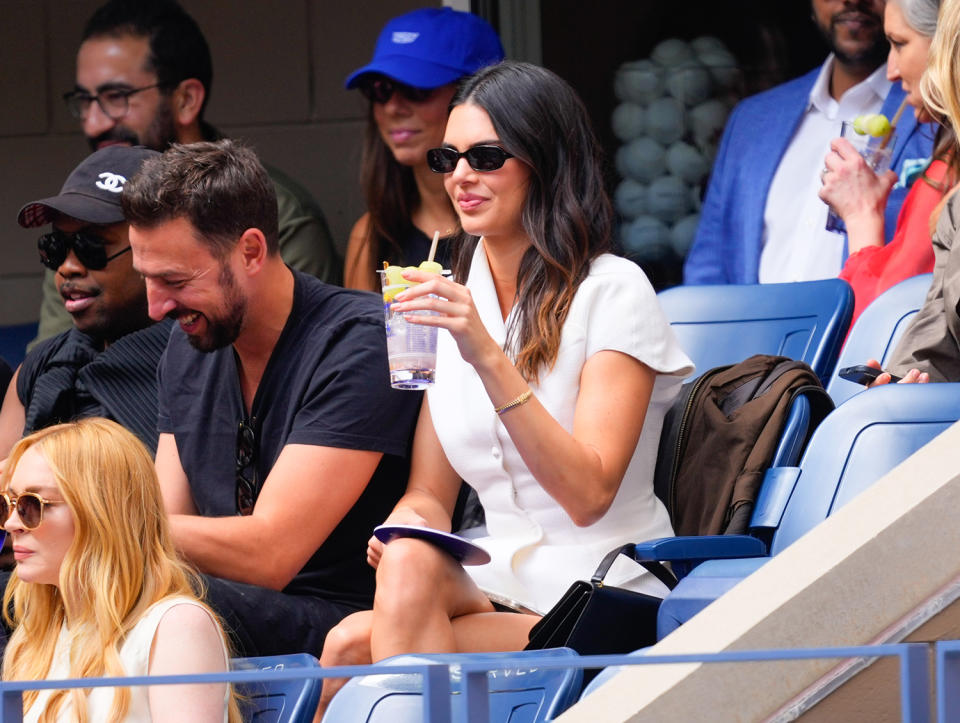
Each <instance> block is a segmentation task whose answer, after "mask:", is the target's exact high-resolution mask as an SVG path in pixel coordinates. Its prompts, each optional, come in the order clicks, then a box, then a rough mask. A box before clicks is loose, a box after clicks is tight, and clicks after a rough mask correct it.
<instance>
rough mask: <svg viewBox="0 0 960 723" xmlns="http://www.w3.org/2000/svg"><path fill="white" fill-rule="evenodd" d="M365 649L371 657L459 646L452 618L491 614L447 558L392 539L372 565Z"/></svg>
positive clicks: (417, 544) (484, 599) (405, 540)
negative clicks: (373, 573) (372, 593)
mask: <svg viewBox="0 0 960 723" xmlns="http://www.w3.org/2000/svg"><path fill="white" fill-rule="evenodd" d="M373 610H374V615H373V627H372V632H371V637H370V643H371V645H370V650H371V653H372V657H373V660H383V659H384V658H388V657H390V656H391V655H399V654H402V653H452V652H456V651H457V650H458V646H457V642H456V639H455V638H454V633H453V625H452V624H451V622H450V621H451V620H452V619H453V618H458V617H460V616H463V615H470V614H473V613H488V612H493V605H492V604H491V603H490V601H489V600H488V599H487V597H486V596H485V595H484V594H483V593H482V592H481V591H480V588H478V587H477V586H476V584H475V583H474V582H473V580H471V579H470V576H469V575H467V573H466V572H464V570H463V568H462V567H461V566H460V564H459V563H457V562H456V561H455V560H454V559H453V558H452V557H450V556H449V555H448V554H446V553H445V552H443V551H442V550H440V549H438V548H436V547H434V546H433V545H431V544H429V543H427V542H424V541H422V540H417V539H413V538H401V539H397V540H393V541H391V542H390V544H389V545H386V546H385V547H384V550H383V557H382V558H381V559H380V565H379V566H378V567H377V592H376V596H375V597H374V603H373Z"/></svg>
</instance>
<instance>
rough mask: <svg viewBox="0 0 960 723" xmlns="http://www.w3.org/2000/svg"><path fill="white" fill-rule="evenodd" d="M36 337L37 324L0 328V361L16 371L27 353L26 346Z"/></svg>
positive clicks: (11, 325)
mask: <svg viewBox="0 0 960 723" xmlns="http://www.w3.org/2000/svg"><path fill="white" fill-rule="evenodd" d="M36 335H37V322H35V321H32V322H30V323H29V324H10V325H8V326H0V359H3V360H4V361H6V362H7V364H9V365H10V368H11V369H16V368H17V367H18V366H19V365H20V362H22V361H23V357H24V356H25V355H26V353H27V344H28V343H30V342H31V341H33V339H34V337H36Z"/></svg>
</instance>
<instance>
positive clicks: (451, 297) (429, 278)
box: [393, 269, 502, 367]
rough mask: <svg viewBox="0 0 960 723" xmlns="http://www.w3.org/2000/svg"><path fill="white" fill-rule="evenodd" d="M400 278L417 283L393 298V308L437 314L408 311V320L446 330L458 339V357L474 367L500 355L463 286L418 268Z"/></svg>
mask: <svg viewBox="0 0 960 723" xmlns="http://www.w3.org/2000/svg"><path fill="white" fill-rule="evenodd" d="M403 277H404V278H405V279H408V280H410V281H417V282H420V283H418V284H417V285H416V286H412V287H410V288H409V289H407V290H406V291H404V292H403V293H402V294H399V295H398V296H397V297H396V298H395V301H394V306H393V308H394V309H395V310H396V311H402V312H407V311H419V310H427V311H435V312H437V313H438V315H437V316H425V315H416V314H410V315H408V316H407V321H409V322H410V323H414V324H425V325H428V326H436V327H439V328H441V329H446V330H447V331H449V332H450V334H451V335H452V336H453V339H454V341H456V342H457V347H458V349H459V350H460V356H461V357H463V359H464V361H466V362H468V363H469V364H470V365H472V366H473V367H477V366H478V365H479V364H482V363H483V361H484V360H485V359H486V358H488V355H489V354H502V351H501V350H500V347H499V345H498V344H497V343H496V342H495V341H494V340H493V337H491V336H490V334H489V333H488V332H487V329H486V327H484V325H483V322H482V321H481V320H480V314H479V313H478V312H477V307H476V306H475V305H474V303H473V297H472V296H471V294H470V291H469V289H467V288H466V287H465V286H463V285H461V284H458V283H456V282H455V281H451V280H450V279H446V278H443V277H442V276H437V275H436V274H431V273H427V272H425V271H419V270H413V269H411V270H409V271H404V272H403Z"/></svg>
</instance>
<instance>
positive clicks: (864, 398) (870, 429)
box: [771, 384, 960, 554]
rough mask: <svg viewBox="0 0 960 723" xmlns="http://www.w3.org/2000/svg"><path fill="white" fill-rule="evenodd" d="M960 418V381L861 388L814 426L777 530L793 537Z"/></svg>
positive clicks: (777, 545) (777, 539)
mask: <svg viewBox="0 0 960 723" xmlns="http://www.w3.org/2000/svg"><path fill="white" fill-rule="evenodd" d="M958 419H960V384H910V385H903V384H901V385H897V384H890V385H886V386H884V387H879V388H877V389H871V390H869V392H867V393H864V394H859V395H857V396H855V397H853V398H851V399H850V400H849V401H847V402H846V403H845V404H843V405H842V406H840V407H838V408H837V409H836V410H835V411H834V412H832V413H831V414H830V415H829V416H828V417H827V418H826V419H825V420H824V421H823V423H822V424H821V425H820V426H819V427H818V428H817V430H816V431H815V432H814V434H813V437H812V438H811V440H810V444H809V445H808V447H807V450H806V452H805V453H804V455H803V458H802V459H801V461H800V474H799V477H798V478H797V480H796V484H795V485H794V487H793V490H792V493H791V494H790V495H789V499H788V500H787V502H786V506H785V507H784V509H783V513H782V519H781V520H780V524H779V529H777V530H776V533H775V534H774V536H773V543H772V546H771V554H776V553H777V552H779V551H780V550H782V549H783V548H784V547H786V546H787V545H789V544H791V543H792V542H794V541H795V540H797V538H799V537H800V536H801V535H803V534H804V533H806V532H807V531H808V530H810V529H812V528H813V527H814V526H815V525H817V524H818V523H820V522H821V521H823V520H824V519H826V518H827V517H828V516H829V515H830V514H832V513H833V512H835V511H836V510H838V509H839V508H840V507H841V506H843V505H844V504H846V503H847V502H849V501H850V500H851V499H853V498H854V497H855V496H856V495H857V494H859V493H860V492H862V491H863V490H865V489H866V488H867V487H869V486H871V485H872V484H873V483H874V482H876V481H877V480H878V479H880V478H881V477H883V475H885V474H886V473H887V472H889V471H890V470H891V469H893V468H894V467H896V466H897V465H898V464H900V462H902V461H903V460H905V459H906V458H907V457H909V456H910V455H911V454H913V453H914V452H916V451H917V450H918V449H920V448H921V447H922V446H924V445H925V444H926V443H927V442H929V441H930V440H931V439H933V438H934V437H936V436H937V435H938V434H940V433H941V432H943V431H944V430H945V429H946V428H947V427H949V426H950V425H952V424H953V423H954V422H956V421H957V420H958Z"/></svg>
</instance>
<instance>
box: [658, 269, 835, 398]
mask: <svg viewBox="0 0 960 723" xmlns="http://www.w3.org/2000/svg"><path fill="white" fill-rule="evenodd" d="M657 298H658V299H659V300H660V305H661V306H662V307H663V310H664V313H665V314H666V316H667V319H668V320H669V321H670V325H671V326H672V327H673V330H674V333H676V335H677V338H678V339H679V340H680V345H681V346H682V347H683V349H684V351H686V352H687V355H688V356H689V357H690V358H691V359H693V362H694V363H695V364H696V365H697V373H698V374H702V373H703V372H705V371H707V370H708V369H712V368H713V367H716V366H720V365H722V364H733V363H736V362H739V361H742V360H744V359H746V358H747V357H749V356H752V355H753V354H780V355H782V356H786V357H790V358H791V359H798V360H800V361H805V362H806V363H807V364H809V365H810V366H811V367H812V368H813V370H814V371H815V372H816V373H817V376H819V377H820V379H821V381H823V382H824V383H826V381H827V380H828V379H829V378H830V375H831V374H832V373H833V369H834V364H835V362H836V360H837V356H838V355H839V353H840V347H841V345H842V344H843V339H844V337H845V336H846V333H847V328H848V327H849V326H850V318H851V317H852V316H853V291H852V290H851V289H850V285H849V284H847V282H846V281H842V280H840V279H826V280H823V281H804V282H800V283H792V284H756V285H729V286H728V285H723V286H675V287H673V288H671V289H667V290H665V291H662V292H661V293H660V294H658V296H657Z"/></svg>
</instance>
